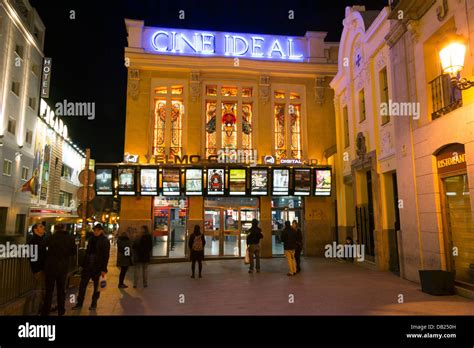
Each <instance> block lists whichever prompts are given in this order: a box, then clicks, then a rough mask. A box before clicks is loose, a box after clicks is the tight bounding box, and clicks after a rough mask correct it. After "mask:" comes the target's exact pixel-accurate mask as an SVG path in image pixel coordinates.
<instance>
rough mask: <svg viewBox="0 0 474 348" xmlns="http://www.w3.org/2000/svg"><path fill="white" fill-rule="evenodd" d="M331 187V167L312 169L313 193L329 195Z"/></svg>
mask: <svg viewBox="0 0 474 348" xmlns="http://www.w3.org/2000/svg"><path fill="white" fill-rule="evenodd" d="M331 189H332V181H331V169H330V168H316V169H315V170H314V195H315V196H330V195H331Z"/></svg>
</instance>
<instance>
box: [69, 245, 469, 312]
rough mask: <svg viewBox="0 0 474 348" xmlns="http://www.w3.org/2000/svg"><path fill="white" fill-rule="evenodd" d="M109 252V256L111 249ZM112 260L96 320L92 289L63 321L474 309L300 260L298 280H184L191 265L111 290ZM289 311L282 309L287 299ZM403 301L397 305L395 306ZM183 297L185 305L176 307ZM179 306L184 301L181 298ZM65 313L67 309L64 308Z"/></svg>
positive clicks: (357, 270)
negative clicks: (106, 317)
mask: <svg viewBox="0 0 474 348" xmlns="http://www.w3.org/2000/svg"><path fill="white" fill-rule="evenodd" d="M112 249H115V248H112ZM114 264H115V252H113V255H111V261H110V267H109V275H108V285H109V288H108V289H107V290H106V291H105V292H104V293H103V294H102V295H101V296H102V297H101V298H100V300H99V303H98V309H97V311H96V312H90V311H89V310H88V307H89V304H90V299H91V290H92V287H91V285H89V289H88V291H87V294H86V301H85V303H84V307H83V309H82V310H81V311H72V310H70V309H68V311H67V315H78V314H80V315H91V314H93V315H196V314H200V315H256V314H258V315H472V314H473V313H474V301H472V300H469V299H466V298H463V297H460V296H442V297H439V296H431V295H428V294H425V293H423V292H421V290H420V286H419V285H418V284H415V283H412V282H409V281H406V280H403V279H400V278H399V277H396V276H395V275H392V274H390V273H384V272H378V271H373V270H370V269H367V268H364V267H361V266H356V265H353V264H346V263H341V262H338V261H335V260H327V259H320V258H307V259H304V260H303V262H302V268H303V272H302V273H301V274H299V275H297V276H295V277H288V276H286V272H287V268H286V267H287V265H286V260H285V259H284V258H275V259H263V260H262V272H261V273H259V274H257V273H254V274H248V273H247V267H246V266H245V265H244V264H243V261H240V260H216V261H206V262H205V263H204V271H203V278H202V279H199V278H196V279H191V278H190V263H189V262H186V263H170V264H154V265H150V268H149V286H148V288H143V287H142V284H141V281H140V283H139V286H138V288H137V289H134V288H133V287H132V280H131V279H132V278H131V277H132V272H130V271H129V273H128V274H127V280H126V284H127V285H129V286H130V287H129V288H128V289H118V288H117V279H118V268H117V267H115V266H114ZM291 294H292V295H294V303H289V299H290V295H291ZM399 294H402V295H403V297H404V303H402V304H400V303H398V295H399ZM180 295H184V303H180V302H179V300H180ZM181 300H183V297H182V296H181ZM68 307H69V308H70V307H72V305H69V306H68Z"/></svg>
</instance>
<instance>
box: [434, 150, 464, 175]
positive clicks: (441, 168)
mask: <svg viewBox="0 0 474 348" xmlns="http://www.w3.org/2000/svg"><path fill="white" fill-rule="evenodd" d="M436 167H437V168H438V174H447V173H450V172H456V171H459V170H465V169H466V153H465V151H464V145H462V144H451V145H448V146H446V147H445V148H444V149H442V150H441V151H440V152H438V154H437V155H436Z"/></svg>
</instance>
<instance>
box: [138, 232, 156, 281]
mask: <svg viewBox="0 0 474 348" xmlns="http://www.w3.org/2000/svg"><path fill="white" fill-rule="evenodd" d="M152 251H153V240H152V237H151V234H150V232H149V231H148V226H146V225H143V226H142V228H141V231H140V236H139V237H138V238H136V239H135V240H134V242H133V255H134V262H133V263H134V267H133V268H134V275H133V287H134V288H136V287H137V285H138V273H139V272H140V269H141V270H142V277H143V287H144V288H146V287H147V286H148V264H149V263H150V259H151V254H152Z"/></svg>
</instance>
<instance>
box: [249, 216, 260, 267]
mask: <svg viewBox="0 0 474 348" xmlns="http://www.w3.org/2000/svg"><path fill="white" fill-rule="evenodd" d="M248 232H249V234H248V236H247V248H248V249H249V256H250V265H249V273H253V268H254V260H255V261H256V269H257V273H260V239H262V238H263V234H262V230H261V228H260V227H258V221H257V219H253V220H252V227H250V228H249V230H248Z"/></svg>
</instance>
